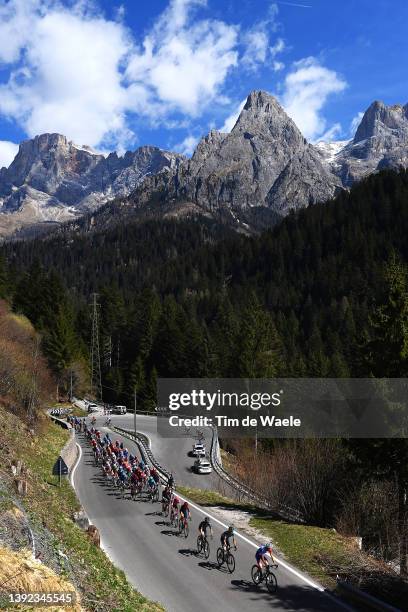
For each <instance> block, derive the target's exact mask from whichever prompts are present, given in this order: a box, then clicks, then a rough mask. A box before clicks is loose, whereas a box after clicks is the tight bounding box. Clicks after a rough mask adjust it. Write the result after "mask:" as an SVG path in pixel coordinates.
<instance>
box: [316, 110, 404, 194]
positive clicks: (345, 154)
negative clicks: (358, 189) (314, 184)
mask: <svg viewBox="0 0 408 612" xmlns="http://www.w3.org/2000/svg"><path fill="white" fill-rule="evenodd" d="M323 157H325V155H324V153H323ZM326 162H327V156H326ZM328 166H329V168H330V170H331V171H332V172H333V173H335V174H336V175H337V176H338V177H339V178H340V180H341V182H342V184H343V186H344V187H350V186H351V185H353V183H355V182H356V181H360V180H361V179H362V178H364V177H365V176H367V175H369V174H371V173H373V172H377V171H379V170H383V169H384V168H393V169H397V168H399V167H404V168H406V167H408V104H406V105H405V106H401V105H399V104H396V105H394V106H386V105H385V104H384V103H383V102H378V101H376V102H373V103H372V104H371V106H370V107H369V108H368V109H367V110H366V112H365V113H364V115H363V118H362V120H361V122H360V125H359V126H358V128H357V131H356V133H355V136H354V138H353V140H351V141H350V142H348V143H345V146H344V147H342V148H340V150H339V151H338V152H337V153H336V154H335V155H334V156H332V157H331V159H330V160H329V162H328Z"/></svg>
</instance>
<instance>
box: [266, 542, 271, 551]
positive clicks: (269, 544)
mask: <svg viewBox="0 0 408 612" xmlns="http://www.w3.org/2000/svg"><path fill="white" fill-rule="evenodd" d="M266 548H267V549H268V550H272V544H271V542H268V544H267V545H266Z"/></svg>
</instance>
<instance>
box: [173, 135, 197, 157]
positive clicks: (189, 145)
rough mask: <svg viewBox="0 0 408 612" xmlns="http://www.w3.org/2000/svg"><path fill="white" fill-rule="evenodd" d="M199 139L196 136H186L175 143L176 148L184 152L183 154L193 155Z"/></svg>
mask: <svg viewBox="0 0 408 612" xmlns="http://www.w3.org/2000/svg"><path fill="white" fill-rule="evenodd" d="M199 140H200V139H199V138H197V137H196V136H191V135H190V136H186V138H184V140H183V141H182V142H179V143H178V144H176V145H175V147H174V150H175V151H178V152H179V153H183V155H192V154H193V153H194V151H195V148H196V146H197V144H198V142H199Z"/></svg>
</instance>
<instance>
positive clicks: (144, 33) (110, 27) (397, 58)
mask: <svg viewBox="0 0 408 612" xmlns="http://www.w3.org/2000/svg"><path fill="white" fill-rule="evenodd" d="M407 24H408V2H406V0H394V2H392V3H390V2H389V0H293V1H291V0H287V1H279V2H278V1H275V2H274V1H272V2H268V1H265V0H150V1H148V2H147V1H144V0H127V1H123V2H120V1H119V2H117V3H115V2H114V1H113V2H112V1H110V0H80V1H64V0H59V1H57V0H0V167H1V166H2V165H8V164H9V163H10V161H11V160H12V158H13V156H14V154H15V153H16V143H18V142H20V141H21V140H22V139H24V138H27V137H33V136H34V135H36V134H38V133H43V132H60V133H63V134H65V135H66V136H67V137H68V138H69V139H70V140H73V141H74V142H76V143H77V144H88V145H91V146H93V147H94V148H96V149H98V150H101V151H108V150H114V149H116V150H118V151H119V152H123V151H125V150H126V149H134V148H136V147H137V146H139V145H142V144H154V145H158V146H160V147H163V148H167V149H173V150H178V151H182V152H185V153H186V154H191V152H192V151H193V149H194V146H195V144H196V143H197V141H198V139H199V138H200V137H201V136H202V135H204V134H206V133H207V132H208V131H209V130H210V129H211V128H217V129H222V130H224V131H227V130H229V129H231V127H232V125H233V123H234V120H235V117H236V116H237V113H238V112H239V108H240V105H242V102H243V101H244V100H245V97H246V96H247V95H248V93H249V92H250V91H251V90H252V89H265V90H267V91H269V92H271V93H273V94H274V95H276V96H277V97H278V98H279V100H280V101H281V103H282V105H283V106H284V107H285V109H286V111H287V112H288V114H289V115H290V116H291V117H292V118H293V119H294V120H295V121H296V123H297V124H298V126H299V128H300V129H301V130H302V131H303V133H304V134H305V136H306V137H307V138H308V139H310V140H312V141H316V140H319V139H326V140H327V139H329V140H338V139H347V138H350V136H351V135H352V131H353V126H355V125H356V122H357V120H358V117H359V116H360V114H361V113H362V112H363V111H364V110H365V109H366V108H367V107H368V106H369V104H370V103H371V102H372V101H373V100H374V99H381V100H383V101H384V102H386V103H387V104H394V103H403V104H405V103H406V102H407V101H408V70H407V65H408V37H407V35H406V28H407Z"/></svg>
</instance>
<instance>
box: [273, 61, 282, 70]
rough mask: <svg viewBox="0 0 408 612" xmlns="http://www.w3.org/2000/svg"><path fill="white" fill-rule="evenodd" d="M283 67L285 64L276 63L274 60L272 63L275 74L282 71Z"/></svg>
mask: <svg viewBox="0 0 408 612" xmlns="http://www.w3.org/2000/svg"><path fill="white" fill-rule="evenodd" d="M284 67H285V64H284V63H283V62H278V61H277V60H275V61H274V62H273V63H272V68H273V70H274V71H275V72H279V70H283V69H284Z"/></svg>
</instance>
